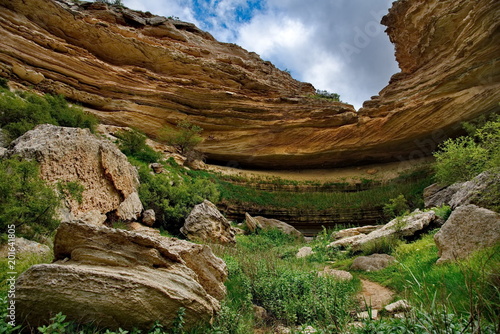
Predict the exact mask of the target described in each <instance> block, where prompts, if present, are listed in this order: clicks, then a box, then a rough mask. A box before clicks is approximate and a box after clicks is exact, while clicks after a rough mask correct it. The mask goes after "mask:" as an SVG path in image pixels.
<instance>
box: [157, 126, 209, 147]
mask: <svg viewBox="0 0 500 334" xmlns="http://www.w3.org/2000/svg"><path fill="white" fill-rule="evenodd" d="M202 131H203V129H202V128H200V127H199V126H196V125H193V124H191V123H189V122H188V121H181V122H179V123H178V124H177V128H176V129H174V130H172V129H168V128H165V129H163V130H162V133H161V135H160V139H161V140H163V141H165V142H166V143H167V144H168V145H171V146H173V147H175V148H176V149H177V150H178V151H179V153H181V154H182V155H187V154H188V153H190V152H193V151H194V150H195V148H196V146H198V144H200V143H201V142H202V141H203V138H202V137H201V136H200V133H201V132H202Z"/></svg>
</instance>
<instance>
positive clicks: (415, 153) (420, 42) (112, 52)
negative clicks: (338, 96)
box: [0, 0, 500, 169]
mask: <svg viewBox="0 0 500 334" xmlns="http://www.w3.org/2000/svg"><path fill="white" fill-rule="evenodd" d="M499 12H500V3H499V2H498V1H496V0H473V1H461V0H447V1H438V0H411V1H410V0H400V1H398V2H395V3H394V5H393V7H392V9H391V10H390V11H389V13H388V15H386V16H385V17H384V19H383V21H382V23H383V24H384V25H386V26H387V33H388V34H389V37H390V39H391V41H392V42H393V43H394V44H395V47H396V58H397V60H398V62H399V65H400V68H401V72H400V73H398V74H395V75H394V76H393V77H392V78H391V82H390V83H389V85H388V86H387V87H386V88H384V89H383V90H382V91H381V92H380V95H379V96H377V97H373V98H372V99H371V100H370V101H367V102H365V103H364V105H363V108H361V109H360V110H359V111H358V112H356V111H355V110H354V108H353V107H352V106H351V105H348V104H344V103H339V102H329V101H323V100H319V99H315V98H312V97H311V96H312V95H313V94H314V92H315V89H314V87H312V85H310V84H307V83H302V82H298V81H296V80H294V79H293V78H292V77H291V76H290V75H289V74H288V73H286V72H284V71H280V70H279V69H277V68H276V67H275V66H273V65H272V64H271V63H270V62H267V61H263V60H262V59H260V57H259V56H258V55H257V54H255V53H252V52H247V51H246V50H244V49H242V48H240V47H239V46H237V45H234V44H227V43H220V42H218V41H216V40H215V39H214V38H213V37H212V36H211V35H210V34H208V33H207V32H204V31H201V30H200V29H198V28H197V27H196V26H194V25H192V24H190V23H186V22H181V21H178V20H175V19H172V18H164V17H159V16H154V15H152V14H150V13H141V12H136V11H132V10H128V9H124V8H119V7H114V6H107V5H105V4H102V3H88V2H87V3H85V2H83V3H81V4H80V5H77V4H74V3H73V2H72V1H69V0H0V35H1V39H0V76H2V77H5V78H9V79H10V80H14V81H18V82H19V83H22V84H25V85H26V86H32V87H33V88H35V89H36V90H39V91H42V92H49V93H58V94H63V95H65V96H66V97H67V98H68V99H70V100H72V101H75V102H78V103H81V104H82V105H84V106H85V107H87V108H88V109H89V110H91V111H92V112H93V113H95V114H97V115H98V116H99V117H100V118H101V120H102V121H103V122H106V123H109V124H114V125H127V126H131V127H135V128H138V129H140V130H142V131H144V132H145V133H147V134H148V135H150V136H152V137H155V136H157V135H158V134H159V131H160V129H162V128H163V127H165V126H167V127H174V126H175V124H177V123H178V122H179V121H180V120H184V119H187V120H189V121H190V122H192V123H194V124H197V125H199V126H201V127H202V128H203V129H204V131H203V137H204V138H205V140H204V142H203V144H202V145H201V150H202V151H203V152H204V153H205V154H206V156H207V157H208V159H210V160H213V161H220V162H223V163H228V164H231V165H232V166H253V167H261V168H282V169H286V168H299V167H300V168H303V167H311V168H312V167H327V166H330V167H331V166H341V165H349V164H355V163H368V162H376V161H391V160H397V159H408V158H418V157H421V156H423V155H425V154H428V153H429V152H430V151H432V150H433V149H435V148H436V145H437V143H439V142H440V141H442V140H443V139H445V138H446V137H447V136H449V135H453V134H456V133H457V132H458V131H459V123H460V122H461V121H464V120H469V119H472V118H475V117H477V116H479V115H481V114H484V113H488V112H492V111H495V110H498V107H499V105H498V101H499V100H500V89H499V88H500V80H499V79H500V69H499V66H498V59H499V57H500V43H499V38H498V37H499V22H500V20H498V13H499Z"/></svg>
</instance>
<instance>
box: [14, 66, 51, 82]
mask: <svg viewBox="0 0 500 334" xmlns="http://www.w3.org/2000/svg"><path fill="white" fill-rule="evenodd" d="M12 72H13V73H14V74H15V75H17V76H18V77H19V78H20V79H22V80H26V81H28V82H29V83H32V84H34V85H38V84H39V83H40V82H42V81H43V80H44V79H45V77H44V76H43V74H41V73H38V72H36V71H33V70H28V69H26V68H24V67H23V66H21V65H19V64H14V65H13V66H12Z"/></svg>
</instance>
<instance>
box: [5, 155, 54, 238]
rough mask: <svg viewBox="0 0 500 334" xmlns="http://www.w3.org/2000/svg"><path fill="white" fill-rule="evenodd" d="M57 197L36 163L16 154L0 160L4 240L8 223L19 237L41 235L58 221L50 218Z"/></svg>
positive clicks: (50, 229)
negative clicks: (40, 173)
mask: <svg viewBox="0 0 500 334" xmlns="http://www.w3.org/2000/svg"><path fill="white" fill-rule="evenodd" d="M59 203H60V201H59V197H58V196H57V194H56V193H55V191H54V190H53V189H52V188H51V187H49V186H48V185H47V184H46V183H45V182H44V181H43V180H41V179H40V177H39V168H38V164H37V163H36V162H34V161H26V160H21V161H20V160H18V159H16V158H11V159H3V160H0V231H1V239H2V240H3V241H5V240H6V239H5V238H6V232H7V230H8V226H10V225H14V226H15V229H16V235H17V236H18V237H21V236H23V237H26V238H28V239H40V237H42V236H44V235H46V234H49V233H51V232H52V231H53V230H54V229H55V228H56V227H57V225H58V221H57V220H56V219H54V218H53V216H54V213H55V210H56V208H57V206H58V205H59Z"/></svg>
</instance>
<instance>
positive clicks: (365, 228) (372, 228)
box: [332, 225, 384, 240]
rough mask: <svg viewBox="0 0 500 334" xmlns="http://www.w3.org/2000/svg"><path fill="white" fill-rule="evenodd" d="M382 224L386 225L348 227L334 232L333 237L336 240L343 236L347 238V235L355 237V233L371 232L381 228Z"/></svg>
mask: <svg viewBox="0 0 500 334" xmlns="http://www.w3.org/2000/svg"><path fill="white" fill-rule="evenodd" d="M382 226H384V225H366V226H360V227H353V228H347V229H344V230H340V231H337V232H334V233H332V238H334V239H335V240H338V239H343V238H347V237H353V236H355V235H360V234H368V233H371V232H373V231H375V230H377V229H379V228H381V227H382Z"/></svg>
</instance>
